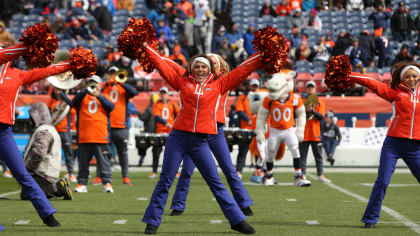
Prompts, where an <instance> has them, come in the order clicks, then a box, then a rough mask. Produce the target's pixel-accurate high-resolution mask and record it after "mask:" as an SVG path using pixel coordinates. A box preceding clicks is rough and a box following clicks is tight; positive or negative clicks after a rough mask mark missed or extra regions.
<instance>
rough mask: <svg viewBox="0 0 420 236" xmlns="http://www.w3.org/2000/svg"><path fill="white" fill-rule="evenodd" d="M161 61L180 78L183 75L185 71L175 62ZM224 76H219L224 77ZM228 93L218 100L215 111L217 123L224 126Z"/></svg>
mask: <svg viewBox="0 0 420 236" xmlns="http://www.w3.org/2000/svg"><path fill="white" fill-rule="evenodd" d="M162 59H164V60H165V61H166V62H167V64H168V65H169V66H171V67H172V69H174V70H175V71H176V73H178V75H179V76H182V75H184V74H185V71H186V70H185V69H184V67H182V66H180V65H178V64H177V63H176V62H174V61H172V60H170V59H167V58H164V57H162ZM225 75H226V74H220V75H219V77H220V76H225ZM228 93H229V91H227V92H226V93H225V94H223V95H222V97H221V98H220V102H219V107H218V109H217V110H216V121H217V123H222V124H225V123H226V102H227V95H228Z"/></svg>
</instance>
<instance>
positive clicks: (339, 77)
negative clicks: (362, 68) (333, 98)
mask: <svg viewBox="0 0 420 236" xmlns="http://www.w3.org/2000/svg"><path fill="white" fill-rule="evenodd" d="M350 73H351V64H350V59H349V57H348V56H345V55H339V56H333V57H331V58H330V60H328V62H327V69H326V74H325V84H326V85H327V86H328V87H329V88H330V89H331V90H333V91H339V90H342V89H346V88H352V87H354V82H352V81H351V80H350V79H349V75H350Z"/></svg>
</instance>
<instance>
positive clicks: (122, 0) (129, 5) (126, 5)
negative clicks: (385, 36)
mask: <svg viewBox="0 0 420 236" xmlns="http://www.w3.org/2000/svg"><path fill="white" fill-rule="evenodd" d="M117 9H118V10H129V11H131V12H132V11H134V1H133V0H118V1H117Z"/></svg>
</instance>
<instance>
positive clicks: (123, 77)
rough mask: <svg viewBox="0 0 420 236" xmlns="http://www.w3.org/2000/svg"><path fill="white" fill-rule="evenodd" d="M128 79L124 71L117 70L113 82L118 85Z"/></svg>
mask: <svg viewBox="0 0 420 236" xmlns="http://www.w3.org/2000/svg"><path fill="white" fill-rule="evenodd" d="M127 79H128V72H127V70H125V69H119V70H118V71H117V72H116V73H115V80H116V81H117V82H118V83H121V84H122V83H125V81H127Z"/></svg>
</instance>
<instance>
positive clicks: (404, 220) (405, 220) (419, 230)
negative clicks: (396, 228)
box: [306, 174, 420, 234]
mask: <svg viewBox="0 0 420 236" xmlns="http://www.w3.org/2000/svg"><path fill="white" fill-rule="evenodd" d="M306 176H308V177H310V178H312V179H314V180H316V179H317V177H316V176H314V175H310V174H306ZM326 185H327V186H329V187H331V188H333V189H335V190H337V191H339V192H342V193H344V194H346V195H349V196H351V197H354V198H356V199H358V200H360V201H361V202H368V199H367V198H365V197H362V196H360V195H358V194H355V193H352V192H350V191H348V190H347V189H344V188H342V187H340V186H338V185H335V184H332V183H326ZM382 210H383V211H385V212H386V213H388V215H390V216H392V217H394V218H395V219H396V220H397V221H398V222H401V223H402V224H404V225H405V226H407V227H409V228H410V229H411V230H413V231H414V232H416V233H418V234H420V226H419V225H418V224H416V223H414V222H412V221H410V220H409V219H408V218H407V217H405V216H403V215H401V214H400V213H398V212H397V211H394V210H392V209H391V208H388V207H386V206H384V205H382Z"/></svg>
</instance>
